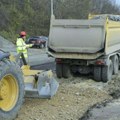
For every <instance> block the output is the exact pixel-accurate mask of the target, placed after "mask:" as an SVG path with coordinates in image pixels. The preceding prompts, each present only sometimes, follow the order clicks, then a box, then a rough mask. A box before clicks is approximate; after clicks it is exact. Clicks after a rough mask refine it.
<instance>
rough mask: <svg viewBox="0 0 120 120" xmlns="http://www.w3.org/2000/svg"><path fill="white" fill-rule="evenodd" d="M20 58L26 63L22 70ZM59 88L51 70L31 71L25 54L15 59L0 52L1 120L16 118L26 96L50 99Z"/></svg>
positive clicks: (6, 53)
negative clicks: (19, 62) (19, 63)
mask: <svg viewBox="0 0 120 120" xmlns="http://www.w3.org/2000/svg"><path fill="white" fill-rule="evenodd" d="M20 56H21V57H22V59H23V63H24V65H23V66H22V67H21V68H20V66H19V65H18V63H17V60H18V59H17V58H20ZM58 86H59V84H58V82H57V81H56V80H55V79H54V77H53V74H52V71H51V70H48V71H44V70H31V69H30V66H29V65H28V64H27V62H26V60H25V58H24V55H23V54H20V55H18V56H17V57H14V56H12V55H10V53H8V52H4V51H3V50H0V120H13V119H15V118H16V116H17V114H18V111H19V110H20V108H21V106H22V104H23V102H24V96H25V94H26V97H32V98H44V99H45V98H47V99H50V98H51V97H53V96H54V95H55V94H56V92H57V89H58Z"/></svg>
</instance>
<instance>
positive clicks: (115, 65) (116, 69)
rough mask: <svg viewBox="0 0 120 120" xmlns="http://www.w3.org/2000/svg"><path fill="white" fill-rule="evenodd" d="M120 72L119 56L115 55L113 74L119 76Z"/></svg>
mask: <svg viewBox="0 0 120 120" xmlns="http://www.w3.org/2000/svg"><path fill="white" fill-rule="evenodd" d="M118 71H119V58H118V56H117V55H115V56H114V58H113V74H114V75H116V74H118Z"/></svg>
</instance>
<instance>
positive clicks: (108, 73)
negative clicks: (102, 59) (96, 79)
mask: <svg viewBox="0 0 120 120" xmlns="http://www.w3.org/2000/svg"><path fill="white" fill-rule="evenodd" d="M112 74H113V64H112V60H109V64H108V65H107V66H102V81H103V82H107V81H109V80H111V79H112Z"/></svg>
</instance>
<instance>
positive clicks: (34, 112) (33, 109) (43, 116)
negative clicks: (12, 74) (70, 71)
mask: <svg viewBox="0 0 120 120" xmlns="http://www.w3.org/2000/svg"><path fill="white" fill-rule="evenodd" d="M53 68H54V67H53ZM56 79H57V78H56ZM119 79H120V76H117V77H116V76H114V77H113V80H112V81H110V82H108V83H106V84H103V83H102V82H95V81H94V80H92V77H91V76H80V77H71V78H70V79H57V80H58V81H59V83H60V87H59V90H58V92H57V94H56V95H55V96H54V97H53V98H52V99H51V100H43V99H30V98H26V99H25V102H24V104H23V106H22V109H21V111H20V112H19V114H18V117H17V118H16V120H80V118H81V117H82V116H83V115H84V113H85V112H86V111H87V110H88V109H89V108H90V107H91V106H93V105H95V104H97V103H101V102H103V101H106V100H110V99H112V97H111V96H110V95H109V94H114V91H119V89H120V82H119V81H120V80H119Z"/></svg>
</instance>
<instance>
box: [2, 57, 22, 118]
mask: <svg viewBox="0 0 120 120" xmlns="http://www.w3.org/2000/svg"><path fill="white" fill-rule="evenodd" d="M23 100H24V82H23V74H22V71H21V69H20V67H19V66H18V65H17V64H16V63H15V62H11V61H9V60H7V59H4V60H2V61H0V119H1V120H14V119H15V118H16V116H17V114H18V111H19V110H20V108H21V105H22V103H23Z"/></svg>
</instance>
